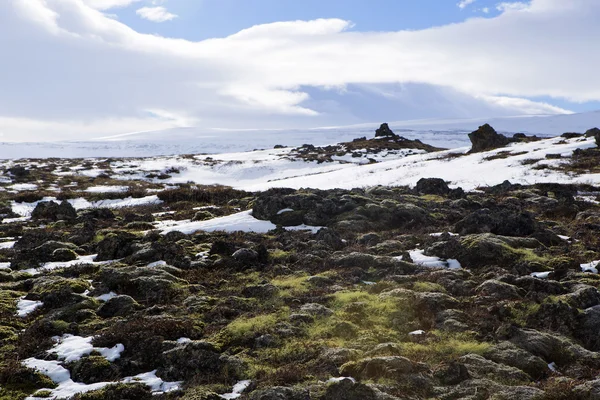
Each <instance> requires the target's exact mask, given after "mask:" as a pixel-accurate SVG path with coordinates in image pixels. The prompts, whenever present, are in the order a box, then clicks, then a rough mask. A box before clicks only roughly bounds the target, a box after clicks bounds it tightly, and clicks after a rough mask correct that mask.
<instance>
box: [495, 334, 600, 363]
mask: <svg viewBox="0 0 600 400" xmlns="http://www.w3.org/2000/svg"><path fill="white" fill-rule="evenodd" d="M502 329H503V328H502V327H501V328H500V329H499V332H497V333H498V334H500V336H503V335H504V334H505V333H506V336H507V338H508V340H509V341H511V342H512V343H514V344H515V345H517V346H519V347H520V348H522V349H524V350H527V351H528V352H530V353H531V354H533V355H536V356H539V357H542V358H543V359H544V360H546V361H547V362H548V363H550V362H555V363H556V364H557V365H559V366H561V365H568V364H571V363H574V362H579V363H581V364H582V365H587V366H592V367H594V368H598V366H600V355H599V354H597V353H594V352H591V351H589V350H586V349H584V348H583V347H581V346H579V345H577V344H574V343H571V342H570V341H569V340H568V339H566V338H564V337H563V336H561V335H553V334H550V333H547V332H540V331H537V330H534V329H520V328H516V327H512V328H510V329H509V330H508V332H500V331H502Z"/></svg>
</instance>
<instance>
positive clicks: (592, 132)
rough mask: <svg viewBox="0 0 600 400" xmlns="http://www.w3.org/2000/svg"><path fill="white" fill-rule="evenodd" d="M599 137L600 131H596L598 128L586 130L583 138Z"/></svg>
mask: <svg viewBox="0 0 600 400" xmlns="http://www.w3.org/2000/svg"><path fill="white" fill-rule="evenodd" d="M599 135H600V129H598V128H592V129H588V130H587V131H586V132H585V137H598V136H599Z"/></svg>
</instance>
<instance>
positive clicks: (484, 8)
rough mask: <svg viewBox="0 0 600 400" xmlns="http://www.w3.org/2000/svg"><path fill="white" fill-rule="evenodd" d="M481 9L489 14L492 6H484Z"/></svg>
mask: <svg viewBox="0 0 600 400" xmlns="http://www.w3.org/2000/svg"><path fill="white" fill-rule="evenodd" d="M481 11H483V12H484V13H485V14H488V13H489V12H490V8H489V7H483V8H482V9H481Z"/></svg>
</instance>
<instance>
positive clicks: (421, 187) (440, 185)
mask: <svg viewBox="0 0 600 400" xmlns="http://www.w3.org/2000/svg"><path fill="white" fill-rule="evenodd" d="M415 190H416V191H417V192H418V193H422V194H437V195H440V196H445V195H447V194H448V193H450V188H449V187H448V184H447V183H446V181H444V180H443V179H440V178H421V179H419V181H418V182H417V186H416V187H415Z"/></svg>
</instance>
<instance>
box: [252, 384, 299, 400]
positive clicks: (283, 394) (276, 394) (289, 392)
mask: <svg viewBox="0 0 600 400" xmlns="http://www.w3.org/2000/svg"><path fill="white" fill-rule="evenodd" d="M250 400H311V399H310V393H309V391H308V390H306V389H296V388H290V387H283V386H276V387H272V388H269V389H265V390H257V391H254V392H252V393H251V394H250Z"/></svg>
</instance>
